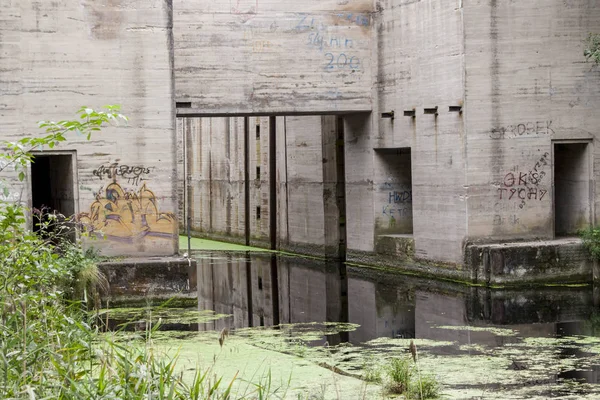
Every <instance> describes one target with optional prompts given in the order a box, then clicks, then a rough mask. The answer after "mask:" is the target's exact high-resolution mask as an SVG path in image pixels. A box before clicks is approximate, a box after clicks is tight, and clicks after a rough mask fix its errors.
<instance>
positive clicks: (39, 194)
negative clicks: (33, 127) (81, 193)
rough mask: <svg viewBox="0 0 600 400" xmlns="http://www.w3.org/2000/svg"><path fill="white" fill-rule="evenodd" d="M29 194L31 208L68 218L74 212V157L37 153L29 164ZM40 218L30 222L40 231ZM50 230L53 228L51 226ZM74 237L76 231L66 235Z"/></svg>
mask: <svg viewBox="0 0 600 400" xmlns="http://www.w3.org/2000/svg"><path fill="white" fill-rule="evenodd" d="M31 193H32V202H31V205H32V207H33V208H35V209H38V210H42V209H43V210H44V211H45V213H52V212H57V213H59V214H62V215H64V216H65V217H66V218H69V217H71V216H73V215H74V214H75V193H74V184H73V156H72V155H71V154H53V155H46V154H44V155H42V154H36V155H35V159H34V162H33V163H32V164H31ZM38 222H39V221H37V220H35V219H34V221H33V225H34V230H35V231H39V230H40V227H39V224H38ZM49 229H52V227H50V228H49ZM68 236H69V237H70V238H71V239H72V240H74V239H75V232H74V231H71V232H70V234H69V235H68Z"/></svg>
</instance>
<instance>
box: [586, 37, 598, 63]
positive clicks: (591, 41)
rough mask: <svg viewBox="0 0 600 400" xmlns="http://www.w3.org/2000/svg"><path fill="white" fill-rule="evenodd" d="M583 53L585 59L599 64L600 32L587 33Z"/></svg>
mask: <svg viewBox="0 0 600 400" xmlns="http://www.w3.org/2000/svg"><path fill="white" fill-rule="evenodd" d="M583 55H584V56H585V58H586V59H587V60H589V61H593V62H595V63H596V64H600V34H597V33H590V34H589V35H588V37H587V39H586V41H585V49H584V50H583Z"/></svg>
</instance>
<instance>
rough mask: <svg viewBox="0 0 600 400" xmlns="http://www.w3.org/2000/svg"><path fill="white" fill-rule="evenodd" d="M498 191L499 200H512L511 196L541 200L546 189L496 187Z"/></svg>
mask: <svg viewBox="0 0 600 400" xmlns="http://www.w3.org/2000/svg"><path fill="white" fill-rule="evenodd" d="M498 192H499V193H500V200H502V199H507V200H513V198H514V199H515V200H516V199H521V200H540V201H541V200H543V199H544V196H546V193H548V191H547V190H543V189H539V190H538V189H537V188H511V189H507V188H498Z"/></svg>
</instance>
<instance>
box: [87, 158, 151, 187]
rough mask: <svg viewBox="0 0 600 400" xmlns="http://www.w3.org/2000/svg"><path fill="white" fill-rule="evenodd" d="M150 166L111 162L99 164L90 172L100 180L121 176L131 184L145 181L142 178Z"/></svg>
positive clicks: (148, 172) (149, 170) (149, 169)
mask: <svg viewBox="0 0 600 400" xmlns="http://www.w3.org/2000/svg"><path fill="white" fill-rule="evenodd" d="M151 169H152V168H151V167H143V166H141V165H140V166H129V165H119V163H112V164H110V165H108V166H107V165H101V166H99V167H98V168H97V169H95V170H94V171H93V172H92V174H93V175H94V176H96V177H98V179H100V180H102V179H104V178H106V179H113V180H115V179H116V178H117V177H121V178H123V179H127V183H129V184H132V185H139V184H140V181H145V180H146V179H144V178H143V176H144V175H148V174H150V172H151Z"/></svg>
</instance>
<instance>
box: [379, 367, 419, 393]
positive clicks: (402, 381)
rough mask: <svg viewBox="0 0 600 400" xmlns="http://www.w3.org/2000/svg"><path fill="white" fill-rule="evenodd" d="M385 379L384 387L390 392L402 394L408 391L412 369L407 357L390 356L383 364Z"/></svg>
mask: <svg viewBox="0 0 600 400" xmlns="http://www.w3.org/2000/svg"><path fill="white" fill-rule="evenodd" d="M385 372H386V373H387V377H388V379H387V381H386V382H385V387H386V389H387V390H388V392H390V393H395V394H402V393H404V392H406V391H408V389H409V386H410V381H411V379H412V375H413V371H412V366H411V361H410V360H409V359H408V358H392V359H390V360H389V362H388V364H387V365H386V366H385Z"/></svg>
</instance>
